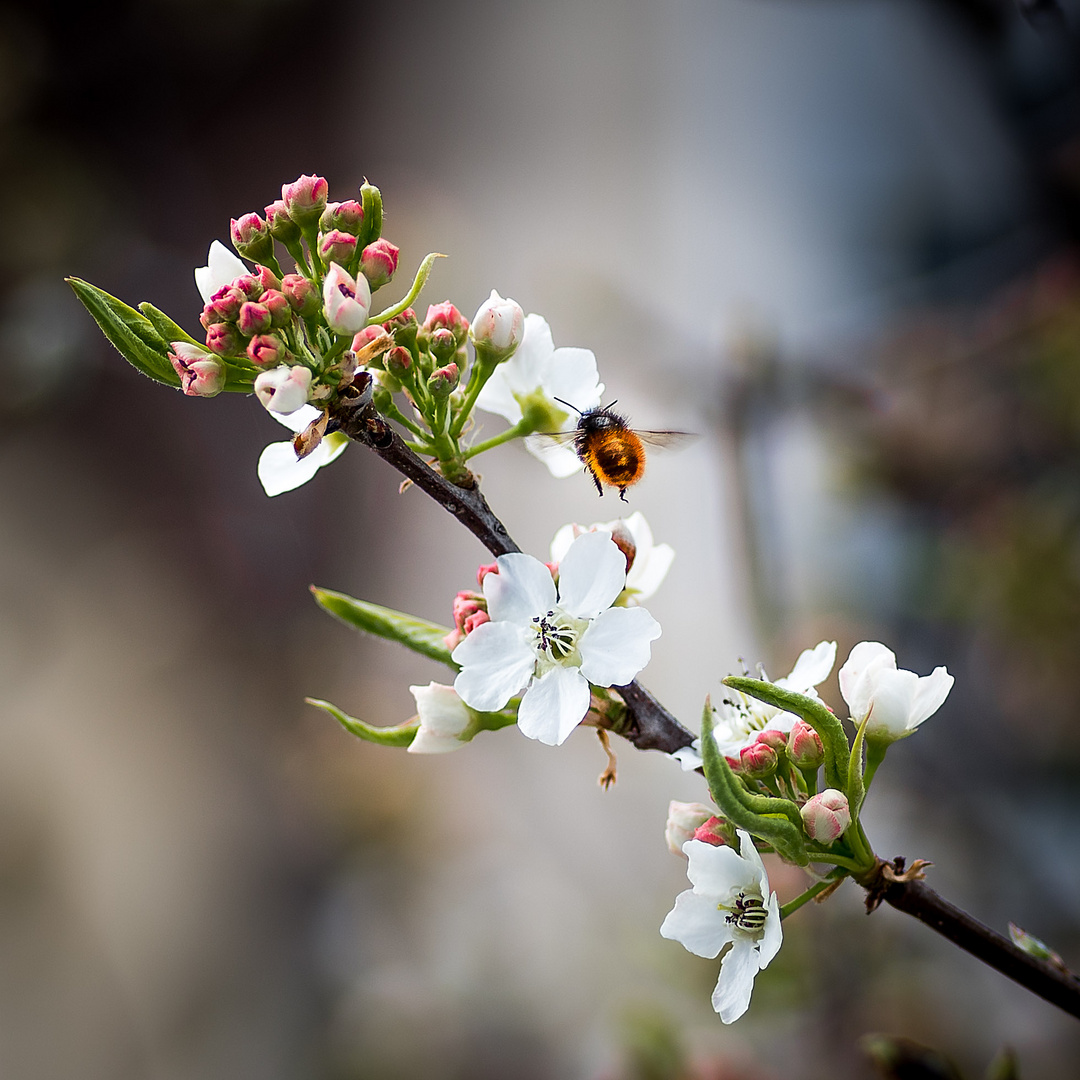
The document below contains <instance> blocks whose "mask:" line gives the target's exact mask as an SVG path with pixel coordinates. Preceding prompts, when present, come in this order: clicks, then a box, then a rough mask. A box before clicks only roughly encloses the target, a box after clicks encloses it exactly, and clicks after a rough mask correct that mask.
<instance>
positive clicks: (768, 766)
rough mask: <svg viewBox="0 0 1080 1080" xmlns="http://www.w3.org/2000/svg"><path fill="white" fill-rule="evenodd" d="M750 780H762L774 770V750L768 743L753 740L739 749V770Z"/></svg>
mask: <svg viewBox="0 0 1080 1080" xmlns="http://www.w3.org/2000/svg"><path fill="white" fill-rule="evenodd" d="M738 771H739V772H740V773H742V775H743V776H748V777H750V779H751V780H763V779H764V778H765V777H767V776H772V774H773V773H774V772H776V751H775V750H774V749H773V748H772V747H771V746H769V744H768V743H763V742H753V743H751V744H750V745H749V746H744V747H743V748H742V750H740V751H739V770H738Z"/></svg>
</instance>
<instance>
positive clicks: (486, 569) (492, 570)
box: [476, 563, 499, 588]
mask: <svg viewBox="0 0 1080 1080" xmlns="http://www.w3.org/2000/svg"><path fill="white" fill-rule="evenodd" d="M498 572H499V564H498V563H485V564H484V565H483V566H481V567H480V569H479V570H477V571H476V584H477V585H479V586H480V587H481V588H483V587H484V578H486V577H487V576H488V574H497V573H498Z"/></svg>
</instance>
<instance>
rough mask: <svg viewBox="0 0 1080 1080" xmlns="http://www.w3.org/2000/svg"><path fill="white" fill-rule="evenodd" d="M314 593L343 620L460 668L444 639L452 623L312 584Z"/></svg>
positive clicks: (317, 600)
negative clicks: (434, 620) (435, 621)
mask: <svg viewBox="0 0 1080 1080" xmlns="http://www.w3.org/2000/svg"><path fill="white" fill-rule="evenodd" d="M311 594H312V596H314V597H315V602H316V603H317V604H319V606H320V607H322V608H324V609H325V610H326V611H329V612H330V614H331V615H333V616H334V617H335V618H337V619H340V620H341V621H342V622H343V623H347V624H348V625H349V626H355V627H356V629H357V630H363V631H365V632H366V633H368V634H375V635H376V636H377V637H381V638H386V639H387V640H388V641H396V642H398V643H399V644H401V645H404V646H405V647H406V648H407V649H412V651H413V652H417V653H420V655H421V656H427V657H430V658H431V659H432V660H438V661H439V663H441V664H446V666H447V667H449V668H452V669H453V670H454V671H459V670H460V668H459V667H458V665H457V664H455V663H454V661H453V660H451V659H450V650H449V649H448V648H447V647H446V642H445V641H444V640H443V639H444V638H445V637H446V635H447V634H449V633H450V628H449V627H446V626H439V625H438V624H437V623H433V622H428V621H427V620H426V619H421V618H419V617H418V616H416V615H408V614H406V613H405V612H402V611H394V610H393V609H392V608H386V607H382V606H380V605H379V604H369V603H368V602H367V601H366V600H355V599H353V597H351V596H346V595H345V594H344V593H339V592H331V591H330V590H329V589H320V588H318V587H317V586H315V585H312V586H311Z"/></svg>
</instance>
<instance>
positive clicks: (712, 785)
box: [701, 699, 809, 866]
mask: <svg viewBox="0 0 1080 1080" xmlns="http://www.w3.org/2000/svg"><path fill="white" fill-rule="evenodd" d="M712 731H713V722H712V704H711V703H710V702H709V700H708V699H706V701H705V710H704V712H703V713H702V716H701V758H702V763H703V765H704V769H705V779H706V780H707V781H708V782H709V791H710V793H711V794H712V797H713V801H714V802H715V803H716V805H717V806H719V807H720V809H721V810H722V811H723V814H724V817H725V818H727V819H728V821H730V822H731V823H732V824H733V825H734V826H735V827H736V828H739V829H745V830H746V831H747V832H748V833H750V834H751V836H757V837H760V838H761V839H762V840H765V841H767V842H768V843H770V844H772V846H773V848H774V849H775V850H776V852H777V853H778V854H779V855H780V856H782V857H783V858H784V859H786V860H787V861H788V862H792V863H796V864H798V865H799V866H805V865H806V864H807V862H808V861H809V857H808V856H807V854H806V843H805V841H804V839H803V830H802V818H801V817H800V816H799V810H798V807H796V806H795V804H794V803H791V802H788V800H787V799H774V798H772V797H771V796H769V795H758V794H756V793H755V792H752V791H747V790H746V787H745V786H744V785H743V782H742V781H741V780H740V779H739V778H738V777H737V776H736V775H735V774H734V773H733V772H732V771H731V766H730V765H729V764H728V763H727V758H725V757H724V755H723V754H722V753H721V752H720V747H719V746H717V745H716V739H714V738H713V733H712Z"/></svg>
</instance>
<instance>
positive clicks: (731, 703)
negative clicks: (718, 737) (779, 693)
mask: <svg viewBox="0 0 1080 1080" xmlns="http://www.w3.org/2000/svg"><path fill="white" fill-rule="evenodd" d="M722 704H724V705H726V706H727V708H728V712H727V715H726V716H725V717H724V719H725V720H726V721H727V724H728V727H729V728H730V729H731V731H732V733H733V734H739V735H741V736H743V737H744V738H749V736H751V735H756V734H757V733H758V732H759V731H764V730H765V728H766V727H767V726H768V725H769V722H770V721H771V720H772V719H773V717H775V716H776V714H777V713H778V712H779V709H775V708H773V706H771V705H766V704H765V703H764V702H763V701H758V700H757V699H756V698H755V699H750V698H747V697H746V696H745V695H744V694H742V693H739V694H737V695H736V696H735V697H734V698H724V699H723V702H722Z"/></svg>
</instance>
